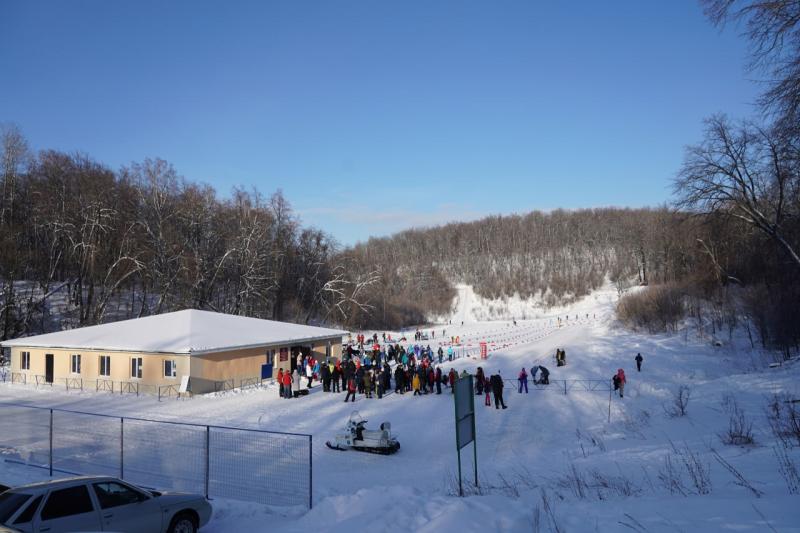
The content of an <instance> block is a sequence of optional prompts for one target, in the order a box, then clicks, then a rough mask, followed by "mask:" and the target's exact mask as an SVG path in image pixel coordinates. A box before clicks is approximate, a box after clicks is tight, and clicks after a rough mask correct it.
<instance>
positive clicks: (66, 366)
mask: <svg viewBox="0 0 800 533" xmlns="http://www.w3.org/2000/svg"><path fill="white" fill-rule="evenodd" d="M22 352H30V354H31V357H30V369H28V370H24V369H22ZM46 354H53V383H54V384H57V385H60V384H64V383H65V382H64V380H65V379H67V378H82V379H83V380H84V382H85V383H84V388H91V387H94V386H95V382H96V381H97V380H98V379H99V380H110V381H115V382H120V381H132V382H139V383H142V384H144V385H152V386H158V385H173V384H180V381H181V376H188V375H189V356H188V355H185V354H148V353H135V352H104V351H99V350H64V349H60V348H59V349H55V348H37V347H30V348H26V347H13V348H11V370H12V372H20V373H22V374H25V375H26V376H27V382H28V383H31V382H35V377H34V376H36V375H39V376H44V375H45V355H46ZM73 354H80V356H81V372H80V374H74V373H72V355H73ZM101 355H107V356H109V357H110V358H111V369H110V370H111V373H110V375H109V376H101V375H99V373H100V356H101ZM134 357H137V358H138V357H141V358H142V377H141V378H134V377H132V376H131V359H133V358H134ZM166 360H172V361H174V362H175V368H176V377H174V378H173V377H166V376H164V361H166Z"/></svg>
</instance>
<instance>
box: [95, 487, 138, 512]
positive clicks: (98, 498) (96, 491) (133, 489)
mask: <svg viewBox="0 0 800 533" xmlns="http://www.w3.org/2000/svg"><path fill="white" fill-rule="evenodd" d="M98 485H117V486H119V487H122V488H124V489H127V490H128V491H129V492H131V493H133V494H136V496H137V501H135V502H121V503H115V504H114V505H110V506H108V507H104V506H103V503H104V502H103V496H101V495H100V494H99V489H98V488H97V486H98ZM92 490H93V491H94V496H95V499H96V500H97V505H98V506H99V507H100V510H101V511H105V510H107V509H113V508H115V507H122V506H123V505H134V504H137V503H141V502H144V501H147V500H149V499H150V497H149V496H147V495H146V494H145V493H144V492H142V491H140V490H136V489H135V488H133V487H131V486H130V485H128V484H126V483H120V482H119V481H98V482H95V483H92Z"/></svg>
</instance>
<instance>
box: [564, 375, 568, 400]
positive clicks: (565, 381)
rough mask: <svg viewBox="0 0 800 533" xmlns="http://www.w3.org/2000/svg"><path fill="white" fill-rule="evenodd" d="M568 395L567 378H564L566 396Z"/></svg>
mask: <svg viewBox="0 0 800 533" xmlns="http://www.w3.org/2000/svg"><path fill="white" fill-rule="evenodd" d="M566 395H567V380H566V379H565V380H564V396H566Z"/></svg>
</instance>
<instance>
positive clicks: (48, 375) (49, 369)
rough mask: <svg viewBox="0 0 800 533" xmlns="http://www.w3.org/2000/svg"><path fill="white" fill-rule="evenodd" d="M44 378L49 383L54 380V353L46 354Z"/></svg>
mask: <svg viewBox="0 0 800 533" xmlns="http://www.w3.org/2000/svg"><path fill="white" fill-rule="evenodd" d="M44 380H45V382H47V383H52V382H53V354H51V353H46V354H44Z"/></svg>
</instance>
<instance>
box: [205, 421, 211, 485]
mask: <svg viewBox="0 0 800 533" xmlns="http://www.w3.org/2000/svg"><path fill="white" fill-rule="evenodd" d="M210 448H211V427H210V426H206V500H207V499H208V478H209V467H210V465H211V460H210V455H209V451H210Z"/></svg>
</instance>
